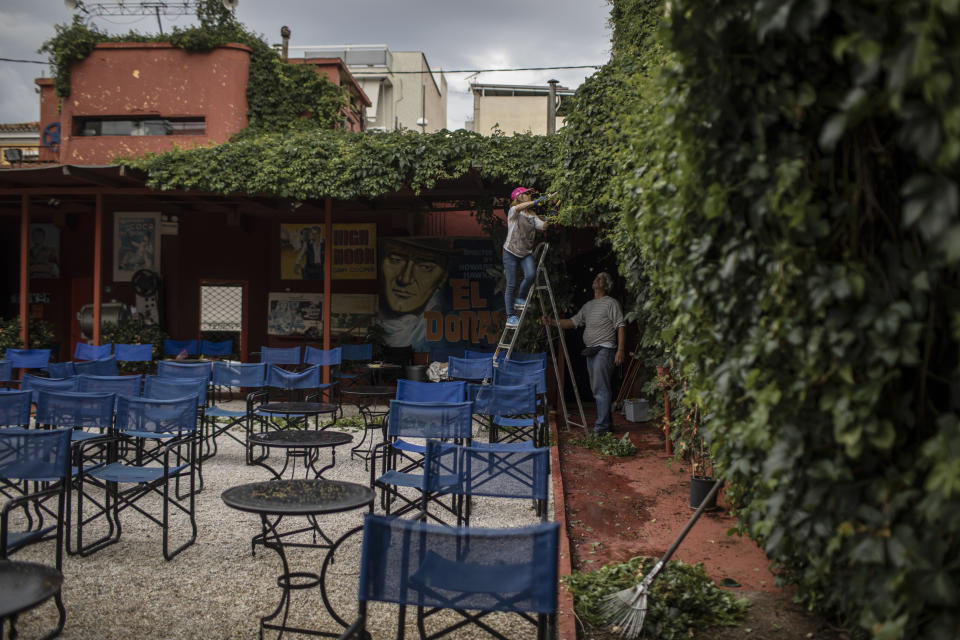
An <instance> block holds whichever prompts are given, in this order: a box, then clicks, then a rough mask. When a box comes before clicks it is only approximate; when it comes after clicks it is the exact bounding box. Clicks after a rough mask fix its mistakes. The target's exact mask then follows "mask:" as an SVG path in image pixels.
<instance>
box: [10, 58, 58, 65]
mask: <svg viewBox="0 0 960 640" xmlns="http://www.w3.org/2000/svg"><path fill="white" fill-rule="evenodd" d="M0 62H26V63H28V64H50V63H49V62H48V61H46V60H42V61H41V60H18V59H17V58H0Z"/></svg>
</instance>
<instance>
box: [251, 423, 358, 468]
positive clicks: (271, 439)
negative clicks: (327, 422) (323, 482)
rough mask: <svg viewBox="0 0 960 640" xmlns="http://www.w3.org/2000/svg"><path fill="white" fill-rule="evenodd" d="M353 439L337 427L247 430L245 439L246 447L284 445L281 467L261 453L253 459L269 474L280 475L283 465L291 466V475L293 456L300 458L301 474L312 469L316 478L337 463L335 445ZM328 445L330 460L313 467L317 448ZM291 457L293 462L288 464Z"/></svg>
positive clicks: (276, 446) (317, 454)
mask: <svg viewBox="0 0 960 640" xmlns="http://www.w3.org/2000/svg"><path fill="white" fill-rule="evenodd" d="M351 442H353V436H352V435H350V434H348V433H340V432H339V431H307V430H300V429H293V430H285V431H265V432H263V433H253V434H250V438H249V439H248V440H247V443H248V445H249V446H250V447H257V446H259V447H265V448H266V449H273V448H276V449H284V450H285V453H286V455H285V456H284V462H283V468H282V469H280V470H279V471H277V470H276V469H274V468H273V467H271V466H270V465H268V464H267V463H266V462H265V460H266V459H267V458H266V457H264V458H263V459H258V460H255V461H254V464H256V465H258V466H261V467H263V468H264V469H266V470H267V471H269V472H270V473H272V474H273V477H274V478H276V479H277V480H281V479H283V474H284V473H286V471H287V467H291V475H293V474H295V473H296V460H297V459H302V460H303V472H304V477H307V476H308V474H309V473H310V471H311V470H312V471H313V477H314V478H319V477H321V476H322V475H323V472H324V471H326V470H327V469H332V468H333V466H334V465H335V464H336V463H337V447H339V446H341V445H345V444H350V443H351ZM324 448H329V449H330V464H328V465H327V466H325V467H322V468H320V469H317V467H316V463H317V460H319V458H320V449H324ZM291 461H293V465H291Z"/></svg>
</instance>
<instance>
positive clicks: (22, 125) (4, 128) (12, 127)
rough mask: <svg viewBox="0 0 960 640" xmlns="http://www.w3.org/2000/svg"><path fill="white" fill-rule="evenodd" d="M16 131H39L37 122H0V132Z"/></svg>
mask: <svg viewBox="0 0 960 640" xmlns="http://www.w3.org/2000/svg"><path fill="white" fill-rule="evenodd" d="M17 131H24V132H32V133H40V123H39V122H8V123H3V122H0V132H6V133H13V132H17Z"/></svg>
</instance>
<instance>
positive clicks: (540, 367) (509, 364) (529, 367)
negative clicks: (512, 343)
mask: <svg viewBox="0 0 960 640" xmlns="http://www.w3.org/2000/svg"><path fill="white" fill-rule="evenodd" d="M517 355H519V354H512V355H511V356H510V360H503V359H501V361H500V362H499V363H498V364H497V368H498V369H500V371H503V372H504V373H514V374H517V375H526V374H536V373H539V372H540V371H545V370H546V366H545V365H544V363H542V362H541V361H540V360H539V359H536V360H515V359H514V357H515V356H517Z"/></svg>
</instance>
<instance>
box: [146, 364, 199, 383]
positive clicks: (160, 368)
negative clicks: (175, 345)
mask: <svg viewBox="0 0 960 640" xmlns="http://www.w3.org/2000/svg"><path fill="white" fill-rule="evenodd" d="M210 371H211V368H210V363H209V362H176V361H175V360H161V361H160V362H158V363H157V375H158V376H160V377H161V378H205V379H206V380H208V381H209V380H210Z"/></svg>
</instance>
